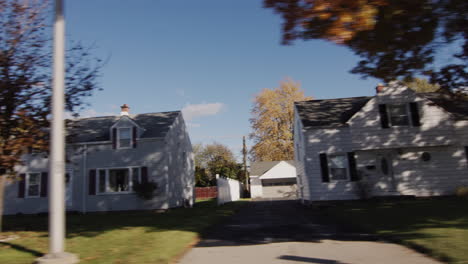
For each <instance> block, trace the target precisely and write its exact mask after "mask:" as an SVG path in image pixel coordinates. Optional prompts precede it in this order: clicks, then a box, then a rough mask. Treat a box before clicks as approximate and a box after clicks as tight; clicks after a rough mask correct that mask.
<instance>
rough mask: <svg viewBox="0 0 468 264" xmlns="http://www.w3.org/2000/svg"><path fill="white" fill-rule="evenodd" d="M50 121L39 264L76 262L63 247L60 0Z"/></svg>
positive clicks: (60, 2)
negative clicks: (44, 240)
mask: <svg viewBox="0 0 468 264" xmlns="http://www.w3.org/2000/svg"><path fill="white" fill-rule="evenodd" d="M53 55H54V66H53V86H52V124H51V130H50V133H51V138H50V153H51V154H50V159H49V178H50V185H49V254H47V255H45V256H43V257H41V258H38V259H36V263H40V264H56V263H60V264H71V263H78V257H77V256H75V255H74V254H70V253H66V252H64V249H65V244H64V240H65V122H64V119H63V117H64V110H65V107H64V106H65V104H64V101H65V100H64V97H65V17H64V14H63V0H55V17H54V54H53Z"/></svg>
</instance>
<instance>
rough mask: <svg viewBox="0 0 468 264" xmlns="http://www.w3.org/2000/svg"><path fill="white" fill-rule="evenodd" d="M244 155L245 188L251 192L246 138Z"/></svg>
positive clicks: (243, 146) (243, 141)
mask: <svg viewBox="0 0 468 264" xmlns="http://www.w3.org/2000/svg"><path fill="white" fill-rule="evenodd" d="M242 155H243V157H242V159H243V160H242V161H243V165H244V177H245V188H247V190H248V191H250V186H249V175H248V172H247V146H246V145H245V136H243V137H242Z"/></svg>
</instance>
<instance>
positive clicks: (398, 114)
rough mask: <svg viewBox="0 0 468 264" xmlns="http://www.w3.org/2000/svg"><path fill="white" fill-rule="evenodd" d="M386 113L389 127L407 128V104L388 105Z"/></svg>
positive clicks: (408, 123)
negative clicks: (388, 117) (388, 118)
mask: <svg viewBox="0 0 468 264" xmlns="http://www.w3.org/2000/svg"><path fill="white" fill-rule="evenodd" d="M387 107H388V113H389V116H390V125H391V126H409V125H410V121H409V114H408V104H389V105H387Z"/></svg>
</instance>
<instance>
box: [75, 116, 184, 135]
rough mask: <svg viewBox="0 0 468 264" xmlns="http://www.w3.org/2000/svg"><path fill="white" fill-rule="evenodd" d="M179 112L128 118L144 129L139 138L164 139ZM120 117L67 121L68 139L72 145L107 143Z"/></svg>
mask: <svg viewBox="0 0 468 264" xmlns="http://www.w3.org/2000/svg"><path fill="white" fill-rule="evenodd" d="M179 115H180V111H173V112H161V113H148V114H139V115H133V116H130V118H131V119H132V120H133V121H134V122H135V123H137V124H138V125H139V126H140V127H141V128H143V129H145V131H144V132H143V134H142V135H141V136H140V138H159V137H164V136H165V135H166V133H167V132H168V131H169V129H170V126H171V125H172V124H173V123H174V121H175V119H176V118H177V117H178V116H179ZM120 118H121V116H100V117H91V118H80V119H73V120H67V127H68V130H69V131H68V134H69V139H70V141H71V142H73V143H79V142H97V141H109V140H111V138H110V128H111V126H112V125H113V124H114V123H115V122H117V121H118V120H119V119H120Z"/></svg>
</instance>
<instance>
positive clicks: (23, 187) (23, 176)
mask: <svg viewBox="0 0 468 264" xmlns="http://www.w3.org/2000/svg"><path fill="white" fill-rule="evenodd" d="M25 192H26V174H24V173H21V174H20V180H19V182H18V198H24V193H25Z"/></svg>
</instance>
